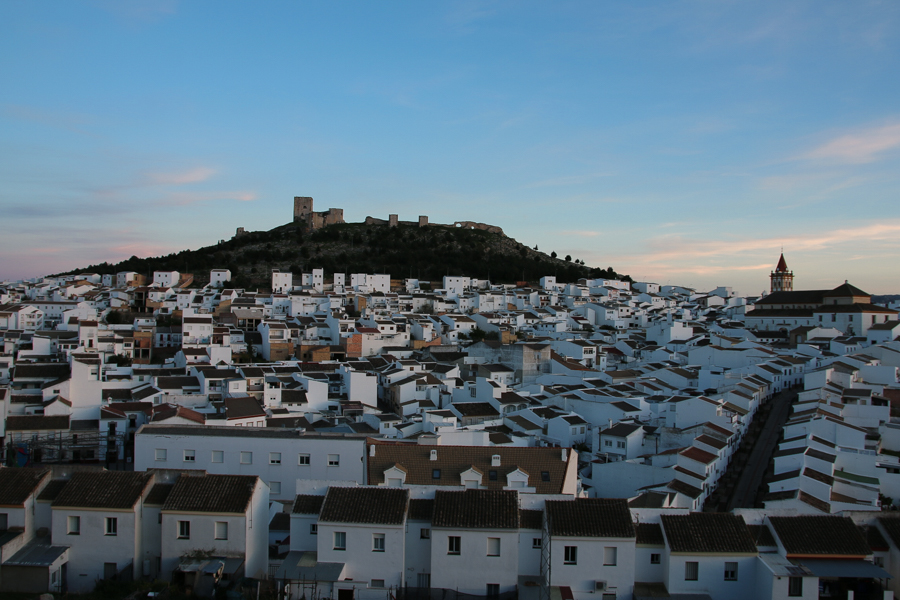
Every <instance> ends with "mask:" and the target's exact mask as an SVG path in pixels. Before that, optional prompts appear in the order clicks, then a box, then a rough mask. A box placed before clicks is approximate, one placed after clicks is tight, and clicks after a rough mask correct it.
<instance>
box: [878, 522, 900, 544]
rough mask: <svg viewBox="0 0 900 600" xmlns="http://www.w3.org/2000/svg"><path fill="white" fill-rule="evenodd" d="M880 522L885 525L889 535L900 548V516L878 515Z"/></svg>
mask: <svg viewBox="0 0 900 600" xmlns="http://www.w3.org/2000/svg"><path fill="white" fill-rule="evenodd" d="M878 522H879V523H881V526H882V527H884V530H885V531H886V532H887V534H888V537H889V538H891V542H893V543H894V546H896V547H897V548H900V518H897V517H893V516H892V517H878Z"/></svg>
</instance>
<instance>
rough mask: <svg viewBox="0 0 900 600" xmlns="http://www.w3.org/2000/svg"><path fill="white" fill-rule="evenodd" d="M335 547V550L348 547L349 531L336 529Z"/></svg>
mask: <svg viewBox="0 0 900 600" xmlns="http://www.w3.org/2000/svg"><path fill="white" fill-rule="evenodd" d="M334 549H335V550H346V549H347V533H346V532H344V531H335V532H334Z"/></svg>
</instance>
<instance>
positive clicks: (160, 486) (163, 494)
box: [144, 483, 175, 506]
mask: <svg viewBox="0 0 900 600" xmlns="http://www.w3.org/2000/svg"><path fill="white" fill-rule="evenodd" d="M174 487H175V484H174V483H157V484H156V485H154V486H153V487H152V488H150V493H149V494H147V498H146V499H145V500H144V504H155V505H159V506H163V505H164V504H165V503H166V499H167V498H168V497H169V494H170V493H172V488H174Z"/></svg>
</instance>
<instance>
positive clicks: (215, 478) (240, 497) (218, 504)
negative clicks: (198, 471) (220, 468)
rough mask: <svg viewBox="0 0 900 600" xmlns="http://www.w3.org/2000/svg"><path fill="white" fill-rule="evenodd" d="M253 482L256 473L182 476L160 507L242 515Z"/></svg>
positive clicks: (255, 479) (181, 510)
mask: <svg viewBox="0 0 900 600" xmlns="http://www.w3.org/2000/svg"><path fill="white" fill-rule="evenodd" d="M257 481H259V478H258V477H257V476H256V475H203V476H195V475H182V476H181V477H179V478H178V480H177V481H176V482H175V486H174V487H173V488H172V491H171V492H170V493H169V496H168V497H167V498H166V503H165V504H164V505H163V508H162V510H163V511H170V512H210V513H227V514H243V513H244V512H245V511H246V510H247V505H248V504H249V503H250V499H251V498H252V497H253V490H254V488H255V487H256V482H257Z"/></svg>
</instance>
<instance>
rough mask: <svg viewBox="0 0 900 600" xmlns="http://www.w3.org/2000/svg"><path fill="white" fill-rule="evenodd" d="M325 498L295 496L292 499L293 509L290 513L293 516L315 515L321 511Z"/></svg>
mask: <svg viewBox="0 0 900 600" xmlns="http://www.w3.org/2000/svg"><path fill="white" fill-rule="evenodd" d="M324 501H325V496H312V495H310V494H297V497H296V498H295V499H294V507H293V508H292V509H291V513H293V514H295V515H317V514H319V511H321V510H322V503H323V502H324Z"/></svg>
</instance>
